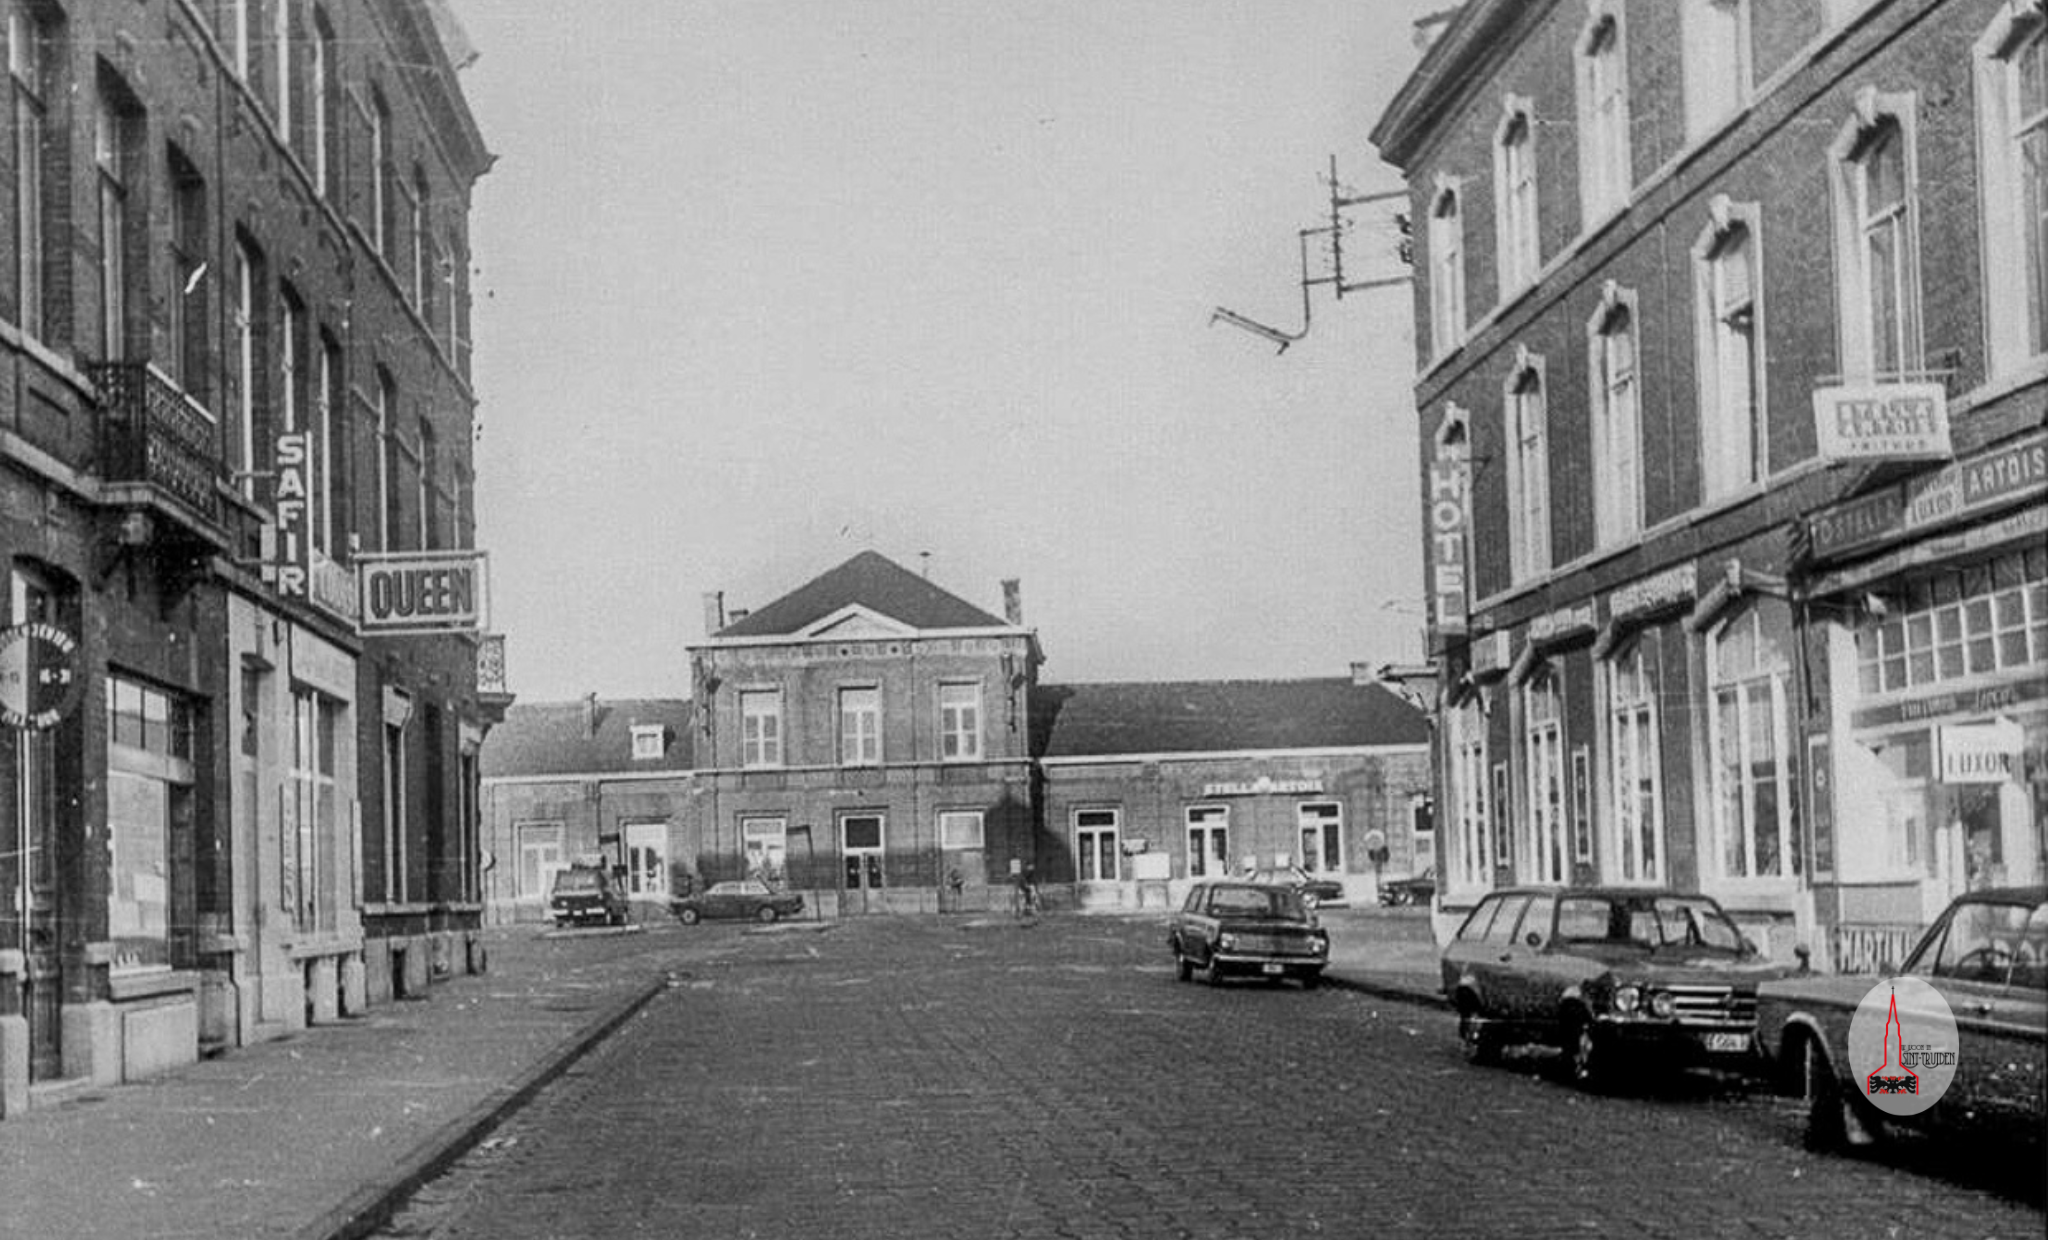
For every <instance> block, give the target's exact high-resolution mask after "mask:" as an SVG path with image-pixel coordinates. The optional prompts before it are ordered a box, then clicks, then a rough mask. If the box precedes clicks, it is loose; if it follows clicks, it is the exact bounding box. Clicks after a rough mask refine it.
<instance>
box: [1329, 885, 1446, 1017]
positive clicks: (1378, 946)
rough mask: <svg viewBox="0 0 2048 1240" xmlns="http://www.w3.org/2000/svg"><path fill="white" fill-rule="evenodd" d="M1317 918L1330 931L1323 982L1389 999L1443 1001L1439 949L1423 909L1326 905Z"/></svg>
mask: <svg viewBox="0 0 2048 1240" xmlns="http://www.w3.org/2000/svg"><path fill="white" fill-rule="evenodd" d="M1317 916H1318V917H1319V918H1320V919H1321V920H1322V923H1323V925H1324V927H1325V928H1326V929H1328V930H1329V932H1330V964H1329V967H1328V968H1327V969H1325V970H1324V971H1323V980H1324V981H1325V983H1327V984H1329V985H1332V986H1343V987H1346V988H1348V989H1351V990H1358V991H1364V992H1365V993H1367V994H1374V995H1380V996H1382V997H1384V998H1388V999H1400V1000H1405V1001H1410V1002H1420V1003H1430V1004H1435V1005H1437V1006H1440V1007H1441V1006H1443V1005H1444V995H1443V974H1442V972H1441V971H1440V969H1439V967H1438V963H1437V958H1438V955H1439V952H1440V949H1439V948H1438V947H1437V945H1436V939H1435V938H1434V937H1433V936H1432V934H1431V931H1430V923H1429V910H1428V909H1427V908H1419V909H1418V908H1402V909H1383V908H1342V907H1326V908H1323V909H1319V910H1317Z"/></svg>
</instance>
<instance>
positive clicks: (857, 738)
mask: <svg viewBox="0 0 2048 1240" xmlns="http://www.w3.org/2000/svg"><path fill="white" fill-rule="evenodd" d="M881 760H882V691H881V690H880V689H877V688H874V687H872V686H867V687H862V688H856V689H841V690H840V691H839V762H840V764H841V765H842V766H873V765H874V764H875V763H877V762H880V761H881Z"/></svg>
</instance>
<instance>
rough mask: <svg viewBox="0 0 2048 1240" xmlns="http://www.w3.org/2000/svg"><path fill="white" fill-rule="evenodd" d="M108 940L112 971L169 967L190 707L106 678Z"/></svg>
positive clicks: (186, 818) (188, 779) (187, 792)
mask: <svg viewBox="0 0 2048 1240" xmlns="http://www.w3.org/2000/svg"><path fill="white" fill-rule="evenodd" d="M106 702H107V706H106V711H107V720H106V723H107V851H108V857H109V870H110V872H109V875H108V878H109V887H110V890H109V893H108V897H107V936H108V938H109V939H110V940H111V941H112V943H113V947H114V962H113V967H114V969H115V970H116V971H117V972H127V971H133V970H147V969H159V968H169V967H170V966H171V881H172V873H171V870H172V851H171V841H172V837H173V834H174V833H177V832H181V831H183V830H185V829H188V828H189V827H190V825H191V814H192V782H193V775H192V708H191V706H190V705H189V704H188V703H187V702H186V701H185V699H184V698H182V697H179V696H177V695H174V694H171V693H167V692H165V691H162V690H159V689H156V688H153V687H150V686H148V685H144V684H142V683H141V682H139V681H135V680H129V679H127V678H126V677H121V676H112V675H110V676H109V677H108V678H107V687H106Z"/></svg>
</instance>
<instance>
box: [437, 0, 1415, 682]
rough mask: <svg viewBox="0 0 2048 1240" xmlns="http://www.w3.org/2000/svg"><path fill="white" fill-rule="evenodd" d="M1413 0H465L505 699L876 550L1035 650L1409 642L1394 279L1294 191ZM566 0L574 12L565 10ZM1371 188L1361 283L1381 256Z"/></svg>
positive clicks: (1178, 666)
mask: <svg viewBox="0 0 2048 1240" xmlns="http://www.w3.org/2000/svg"><path fill="white" fill-rule="evenodd" d="M1443 4H1444V0H1298V2H1297V0H1287V2H1284V3H1283V2H1279V0H1258V2H1254V0H1038V2H1026V0H1005V2H1002V3H997V2H994V0H950V2H941V0H915V2H913V0H859V2H857V3H855V2H849V0H811V2H806V3H795V2H788V0H777V2H773V3H771V2H768V0H584V2H583V3H580V4H577V5H574V6H572V7H571V8H570V9H564V8H563V7H562V5H561V4H560V3H559V0H458V3H457V11H458V13H459V15H460V17H461V18H462V21H463V23H464V25H465V26H466V27H467V28H468V31H469V33H470V35H471V37H472V39H473V40H474V42H475V44H476V46H477V48H478V49H479V51H480V52H481V59H479V60H478V61H477V63H476V64H475V65H473V66H472V67H471V68H469V69H468V70H466V71H465V73H464V84H465V87H466V89H467V90H468V92H469V96H470V102H471V105H472V107H473V108H474V110H475V112H476V115H477V118H478V122H479V124H480V125H481V126H482V129H483V132H484V136H485V140H486V142H487V143H488V144H489V146H490V148H491V149H492V150H493V151H495V152H497V153H498V155H499V162H498V164H497V166H496V168H494V169H493V170H492V172H491V173H490V174H489V175H488V176H486V177H485V178H484V179H483V181H482V182H481V183H480V184H479V186H478V190H477V195H476V203H475V214H474V221H473V249H474V251H475V255H476V264H477V267H478V272H477V275H476V277H475V279H474V286H475V296H476V316H475V334H476V340H477V344H476V383H477V388H478V393H479V397H480V400H481V402H482V404H481V408H480V410H479V420H480V423H481V428H482V429H481V438H480V440H479V443H478V445H477V453H478V473H479V481H478V485H479V520H480V530H479V541H480V542H481V543H482V544H483V546H484V547H485V548H486V549H487V550H488V551H489V553H490V556H491V566H492V589H493V613H494V614H493V620H494V627H496V628H497V629H498V630H500V631H502V632H505V633H507V634H508V635H509V639H508V640H509V649H508V654H507V665H508V669H509V675H510V681H511V688H512V689H513V691H514V692H516V693H518V694H519V695H520V697H521V698H522V699H523V700H525V701H546V700H558V699H563V698H569V697H575V696H578V695H580V694H582V693H585V692H597V693H599V694H602V695H604V696H608V697H629V696H683V695H685V694H686V693H687V691H688V684H689V676H688V669H687V666H686V662H685V658H684V655H683V650H682V647H683V646H684V645H685V644H686V643H688V642H693V641H696V640H698V639H700V638H701V637H702V636H703V622H702V604H701V596H702V595H703V593H704V592H705V591H709V590H723V591H724V592H725V595H726V602H727V605H728V606H729V607H733V606H737V607H759V606H761V605H763V604H766V603H767V602H769V601H770V600H772V599H773V598H775V597H777V596H779V595H781V594H783V593H785V592H786V591H788V590H791V589H794V588H796V587H797V586H798V585H800V584H802V583H803V582H804V581H806V580H808V579H809V578H810V577H811V576H813V575H815V574H817V573H819V572H821V571H823V570H825V569H827V568H830V567H832V566H833V565H835V564H837V563H839V562H840V561H842V560H844V559H846V558H847V557H849V556H851V555H853V554H855V553H856V552H858V551H860V550H862V549H865V548H873V549H874V550H877V551H880V552H881V553H882V554H884V555H886V556H889V557H890V558H892V559H894V560H896V561H897V562H898V563H900V564H903V565H904V566H906V567H908V568H911V569H913V570H915V569H918V568H919V567H920V565H921V564H923V563H924V561H922V560H921V559H920V556H919V553H920V552H929V553H930V560H929V571H930V575H931V577H932V579H933V580H934V581H935V582H937V583H938V584H940V585H942V586H944V587H945V588H947V589H948V590H951V591H953V592H954V593H956V594H959V595H961V596H962V597H964V598H966V599H968V600H969V601H970V602H974V603H977V604H979V605H981V606H982V607H984V608H986V609H988V610H989V611H991V612H995V613H996V614H1000V613H1001V594H1000V591H999V587H998V584H997V583H998V581H999V580H1000V579H1001V578H1004V577H1020V578H1022V580H1023V599H1024V611H1025V621H1026V623H1028V624H1031V625H1033V626H1035V627H1036V628H1037V629H1038V632H1039V637H1040V640H1041V642H1042V643H1043V645H1044V648H1045V651H1046V654H1047V666H1046V667H1045V669H1044V670H1043V673H1042V675H1043V676H1044V677H1045V678H1046V679H1048V680H1053V681H1087V680H1113V679H1129V680H1154V679H1169V678H1223V677H1291V676H1316V675H1342V674H1344V672H1345V671H1346V669H1347V666H1348V664H1349V663H1350V662H1351V661H1353V660H1362V661H1371V662H1378V661H1382V660H1386V659H1408V658H1415V657H1418V656H1419V654H1420V647H1421V640H1420V634H1419V626H1420V623H1421V616H1420V610H1419V602H1418V597H1419V595H1420V593H1421V580H1420V552H1419V549H1418V546H1417V542H1418V537H1419V535H1418V520H1419V518H1418V511H1417V503H1416V482H1415V478H1416V468H1417V466H1416V445H1415V429H1414V418H1413V414H1412V412H1411V408H1412V406H1411V402H1410V398H1409V390H1410V383H1411V375H1412V370H1413V349H1412V347H1411V344H1410V339H1411V335H1412V324H1411V308H1410V295H1409V292H1408V290H1407V288H1406V287H1405V286H1397V287H1395V288H1393V289H1390V290H1386V291H1381V292H1377V293H1363V294H1354V295H1352V296H1349V297H1346V298H1345V299H1344V300H1343V301H1342V302H1338V301H1336V300H1335V299H1334V298H1333V297H1332V296H1331V295H1330V290H1328V289H1327V288H1319V289H1317V290H1316V291H1315V295H1314V310H1313V329H1312V331H1311V332H1310V334H1309V336H1308V338H1307V339H1305V340H1303V341H1302V342H1300V343H1299V344H1296V345H1294V346H1293V347H1292V348H1290V349H1289V350H1288V351H1287V353H1286V354H1285V355H1284V356H1276V355H1275V351H1274V348H1273V346H1272V345H1270V344H1268V343H1266V342H1264V341H1261V340H1259V339H1258V338H1256V337H1254V336H1251V335H1249V334H1246V333H1243V332H1240V331H1237V330H1235V329H1233V328H1231V327H1228V326H1225V325H1221V324H1218V325H1214V326H1211V325H1209V317H1210V311H1211V310H1212V309H1213V308H1214V307H1215V306H1217V305H1223V306H1228V307H1230V308H1231V309H1233V310H1236V311H1238V312H1240V313H1243V314H1245V315H1247V316H1249V317H1251V318H1254V319H1258V320H1261V321H1263V322H1266V323H1269V324H1271V325H1273V326H1275V327H1279V328H1283V329H1286V330H1294V329H1297V328H1299V326H1300V320H1301V296H1300V291H1299V288H1298V285H1297V279H1298V276H1299V270H1300V251H1299V248H1298V242H1297V239H1296V230H1297V229H1298V228H1302V227H1312V226H1315V225H1317V224H1318V223H1320V222H1321V221H1322V219H1323V216H1324V215H1325V213H1326V212H1327V209H1328V207H1327V191H1326V190H1325V188H1324V186H1323V184H1322V181H1321V177H1322V176H1323V175H1324V173H1325V172H1326V171H1327V167H1328V160H1329V157H1330V155H1332V154H1335V155H1336V156H1337V160H1338V166H1339V171H1340V174H1341V175H1342V177H1343V179H1344V181H1345V182H1347V183H1348V184H1349V186H1351V187H1352V188H1353V189H1355V190H1359V191H1368V190H1381V189H1388V188H1395V187H1398V185H1399V181H1398V178H1397V177H1396V175H1395V173H1394V172H1393V170H1391V169H1389V168H1387V167H1385V166H1383V165H1381V164H1380V163H1379V161H1378V159H1377V157H1376V155H1375V154H1374V152H1373V150H1372V147H1371V144H1370V142H1369V141H1368V138H1367V135H1368V133H1369V131H1370V129H1371V126H1372V124H1373V122H1374V121H1375V120H1376V119H1377V118H1378V115H1379V112H1380V109H1381V108H1382V107H1383V106H1384V104H1385V103H1386V101H1387V100H1388V99H1389V98H1390V97H1391V95H1392V93H1393V91H1394V90H1395V89H1396V88H1397V87H1398V86H1399V84H1400V82H1401V81H1402V80H1403V78H1404V77H1405V76H1406V74H1407V72H1408V71H1409V70H1410V69H1411V68H1412V67H1413V65H1414V64H1415V62H1416V60H1417V58H1418V55H1419V54H1418V52H1417V51H1416V49H1415V47H1414V44H1413V41H1412V39H1411V35H1412V26H1411V22H1412V20H1413V18H1414V17H1416V16H1419V15H1421V14H1423V13H1426V12H1429V11H1432V10H1434V9H1438V8H1441V7H1443ZM572 28H573V29H574V31H575V34H574V36H573V38H565V37H563V36H562V35H561V33H560V32H561V31H563V30H565V29H572ZM1389 209H1391V208H1381V209H1380V214H1372V213H1369V212H1368V213H1360V214H1359V215H1358V216H1357V220H1356V222H1357V228H1356V231H1354V233H1353V234H1352V236H1351V238H1350V241H1349V244H1348V246H1347V252H1346V275H1347V277H1349V278H1351V279H1359V278H1364V277H1367V276H1371V275H1383V274H1388V273H1389V271H1391V270H1393V268H1392V265H1391V264H1392V259H1391V247H1392V244H1393V234H1392V230H1391V226H1390V225H1389V224H1388V223H1387V222H1386V219H1385V215H1384V212H1385V211H1386V210H1389Z"/></svg>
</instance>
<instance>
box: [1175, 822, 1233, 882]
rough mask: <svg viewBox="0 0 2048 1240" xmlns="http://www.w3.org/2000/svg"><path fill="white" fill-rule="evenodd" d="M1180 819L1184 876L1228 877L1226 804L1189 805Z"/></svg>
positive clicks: (1228, 857) (1228, 837) (1228, 855)
mask: <svg viewBox="0 0 2048 1240" xmlns="http://www.w3.org/2000/svg"><path fill="white" fill-rule="evenodd" d="M1184 819H1185V822H1186V840H1187V867H1188V877H1189V878H1228V877H1230V807H1229V806H1228V805H1190V806H1188V807H1187V810H1186V812H1185V814H1184Z"/></svg>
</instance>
